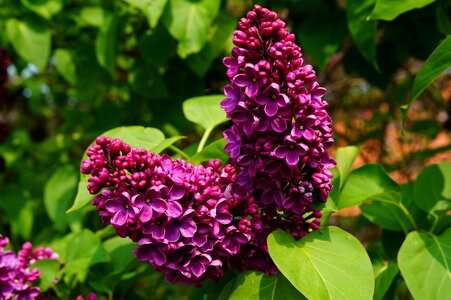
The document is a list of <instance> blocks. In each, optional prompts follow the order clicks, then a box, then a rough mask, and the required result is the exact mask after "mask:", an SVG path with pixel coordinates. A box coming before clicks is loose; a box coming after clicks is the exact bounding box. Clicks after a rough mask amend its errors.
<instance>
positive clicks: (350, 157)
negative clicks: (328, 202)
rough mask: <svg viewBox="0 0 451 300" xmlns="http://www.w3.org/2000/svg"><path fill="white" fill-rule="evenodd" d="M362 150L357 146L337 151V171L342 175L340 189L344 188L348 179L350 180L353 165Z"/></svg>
mask: <svg viewBox="0 0 451 300" xmlns="http://www.w3.org/2000/svg"><path fill="white" fill-rule="evenodd" d="M359 152H360V148H359V147H357V146H347V147H341V148H338V149H337V154H336V156H335V159H336V160H337V169H338V172H339V174H340V187H339V188H341V187H343V185H344V183H345V182H346V179H348V176H349V173H350V172H351V167H352V164H353V163H354V161H355V159H356V158H357V155H359Z"/></svg>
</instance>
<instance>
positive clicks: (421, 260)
mask: <svg viewBox="0 0 451 300" xmlns="http://www.w3.org/2000/svg"><path fill="white" fill-rule="evenodd" d="M398 265H399V269H400V270H401V274H402V276H403V277H404V279H405V280H406V284H407V287H408V288H409V291H410V292H411V293H412V295H413V297H414V298H415V299H448V298H449V295H451V276H450V274H451V269H450V266H451V230H447V231H445V233H443V234H442V235H441V236H435V235H433V234H431V233H427V232H417V231H413V232H411V233H409V234H408V235H407V238H406V240H405V241H404V243H403V244H402V246H401V249H399V253H398Z"/></svg>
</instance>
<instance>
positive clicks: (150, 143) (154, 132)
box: [101, 126, 164, 151]
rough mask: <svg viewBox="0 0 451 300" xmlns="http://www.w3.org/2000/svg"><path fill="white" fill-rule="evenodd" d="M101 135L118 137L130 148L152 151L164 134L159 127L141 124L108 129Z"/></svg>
mask: <svg viewBox="0 0 451 300" xmlns="http://www.w3.org/2000/svg"><path fill="white" fill-rule="evenodd" d="M101 135H103V136H106V137H110V138H119V139H121V140H122V141H124V142H125V143H127V144H129V145H130V146H131V147H132V148H142V149H146V150H148V151H153V148H154V147H156V146H158V145H159V144H160V143H161V142H162V141H163V140H164V134H163V132H161V131H160V130H159V129H156V128H153V127H143V126H122V127H116V128H114V129H111V130H108V131H106V132H104V133H102V134H101Z"/></svg>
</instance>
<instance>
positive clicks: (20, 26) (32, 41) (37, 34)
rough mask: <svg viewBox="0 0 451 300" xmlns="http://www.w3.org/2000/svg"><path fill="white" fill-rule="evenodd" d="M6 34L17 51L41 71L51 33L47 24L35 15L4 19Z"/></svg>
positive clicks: (44, 63) (43, 67)
mask: <svg viewBox="0 0 451 300" xmlns="http://www.w3.org/2000/svg"><path fill="white" fill-rule="evenodd" d="M6 35H7V36H8V40H9V42H10V43H11V44H12V45H13V47H14V49H15V50H16V51H17V53H18V54H19V55H20V56H21V57H22V58H23V59H24V60H26V61H27V62H30V63H33V64H34V65H36V67H38V69H39V70H40V71H41V72H42V71H44V70H45V68H46V66H47V62H48V59H49V55H50V48H51V44H52V41H51V34H50V31H49V28H48V27H47V25H46V24H45V23H44V22H43V21H42V20H41V19H39V18H37V17H31V16H30V17H26V18H23V19H22V20H17V19H9V20H8V21H6Z"/></svg>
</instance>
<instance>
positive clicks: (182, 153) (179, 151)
mask: <svg viewBox="0 0 451 300" xmlns="http://www.w3.org/2000/svg"><path fill="white" fill-rule="evenodd" d="M168 148H169V149H171V150H172V151H174V152H175V153H177V154H180V155H181V156H183V158H185V159H186V160H189V159H190V157H189V155H188V154H186V152H185V151H183V150H182V149H180V148H177V147H176V146H174V145H170V146H169V147H168Z"/></svg>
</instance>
